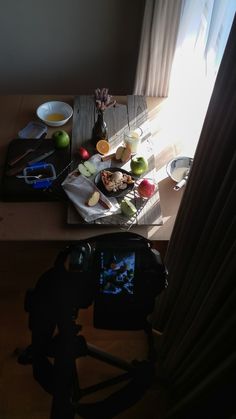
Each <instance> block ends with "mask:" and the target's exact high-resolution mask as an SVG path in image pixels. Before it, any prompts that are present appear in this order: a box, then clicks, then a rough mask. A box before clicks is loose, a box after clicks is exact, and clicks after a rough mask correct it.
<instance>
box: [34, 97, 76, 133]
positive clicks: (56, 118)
mask: <svg viewBox="0 0 236 419" xmlns="http://www.w3.org/2000/svg"><path fill="white" fill-rule="evenodd" d="M36 114H37V116H38V118H39V119H41V120H42V121H43V122H44V123H45V124H47V125H49V126H50V127H60V126H62V125H64V124H66V123H67V121H69V119H70V118H71V117H72V115H73V109H72V107H71V106H70V105H68V103H65V102H59V101H56V100H55V101H52V102H46V103H43V104H42V105H40V106H39V107H38V109H37V111H36Z"/></svg>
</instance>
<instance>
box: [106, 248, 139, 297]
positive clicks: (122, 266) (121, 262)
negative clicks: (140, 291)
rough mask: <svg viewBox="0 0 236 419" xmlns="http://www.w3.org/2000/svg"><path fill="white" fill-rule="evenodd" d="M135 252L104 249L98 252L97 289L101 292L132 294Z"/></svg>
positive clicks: (118, 294) (122, 294) (121, 294)
mask: <svg viewBox="0 0 236 419" xmlns="http://www.w3.org/2000/svg"><path fill="white" fill-rule="evenodd" d="M134 276H135V252H133V251H122V250H106V251H102V252H101V253H100V276H99V291H100V293H101V294H110V295H117V296H125V295H126V296H128V295H133V294H134Z"/></svg>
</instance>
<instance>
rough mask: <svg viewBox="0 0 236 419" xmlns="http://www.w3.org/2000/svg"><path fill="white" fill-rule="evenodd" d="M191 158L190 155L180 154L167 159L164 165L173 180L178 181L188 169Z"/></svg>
mask: <svg viewBox="0 0 236 419" xmlns="http://www.w3.org/2000/svg"><path fill="white" fill-rule="evenodd" d="M192 162H193V159H192V158H191V157H185V156H180V157H176V158H174V159H172V160H170V161H169V163H167V165H166V171H167V174H168V176H169V177H170V178H171V179H172V180H174V181H175V182H180V181H181V180H182V179H183V177H184V176H185V174H186V171H187V169H190V167H191V165H192Z"/></svg>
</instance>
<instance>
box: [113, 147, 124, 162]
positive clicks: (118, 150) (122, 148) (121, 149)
mask: <svg viewBox="0 0 236 419" xmlns="http://www.w3.org/2000/svg"><path fill="white" fill-rule="evenodd" d="M124 151H125V147H122V146H120V147H118V148H117V150H116V156H115V158H116V160H120V159H121V156H122V154H123V153H124Z"/></svg>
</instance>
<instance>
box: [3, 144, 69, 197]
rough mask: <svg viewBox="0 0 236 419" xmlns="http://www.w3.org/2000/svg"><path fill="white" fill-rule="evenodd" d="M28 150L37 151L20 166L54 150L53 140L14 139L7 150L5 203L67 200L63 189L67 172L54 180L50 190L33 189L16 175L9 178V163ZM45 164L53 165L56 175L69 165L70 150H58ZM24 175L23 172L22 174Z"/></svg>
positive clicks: (4, 180) (23, 160)
mask: <svg viewBox="0 0 236 419" xmlns="http://www.w3.org/2000/svg"><path fill="white" fill-rule="evenodd" d="M28 149H35V151H33V152H31V153H30V154H28V155H27V156H26V157H25V158H24V159H22V160H21V161H20V162H19V163H18V164H21V163H22V164H25V166H26V165H27V162H28V161H29V160H32V159H34V158H36V157H38V156H40V155H41V154H43V153H46V152H48V151H50V150H53V149H54V144H53V140H52V139H43V140H37V139H24V140H23V139H19V138H17V139H14V140H12V141H11V142H10V144H9V146H8V150H7V156H6V161H5V167H4V172H3V178H2V185H1V196H2V200H4V201H16V202H18V201H57V200H62V199H63V200H65V199H66V195H65V193H64V191H63V188H62V187H61V183H62V182H63V180H64V179H65V177H66V176H67V173H68V171H67V170H66V171H65V172H64V173H63V174H62V175H61V176H59V178H58V179H56V180H54V181H53V183H52V186H51V187H50V188H49V189H46V190H42V189H33V188H32V186H31V185H29V184H27V183H26V182H25V180H24V179H18V178H17V177H16V175H14V176H8V175H7V174H6V173H7V171H8V170H9V169H10V165H9V162H10V161H11V160H13V159H15V158H16V157H17V156H19V155H22V154H23V153H24V152H25V151H26V150H28ZM43 161H44V162H45V163H51V164H53V165H54V167H55V171H56V175H57V176H58V174H59V173H60V172H61V171H62V170H63V169H64V168H65V167H66V166H67V165H68V164H69V162H70V148H69V147H68V148H65V149H56V150H55V152H54V153H53V154H52V155H51V156H49V157H47V158H46V159H45V160H43ZM20 174H22V172H21V173H20Z"/></svg>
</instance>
